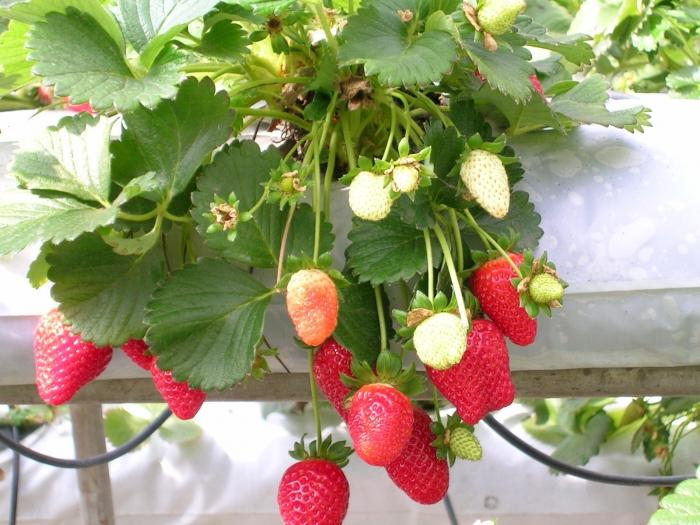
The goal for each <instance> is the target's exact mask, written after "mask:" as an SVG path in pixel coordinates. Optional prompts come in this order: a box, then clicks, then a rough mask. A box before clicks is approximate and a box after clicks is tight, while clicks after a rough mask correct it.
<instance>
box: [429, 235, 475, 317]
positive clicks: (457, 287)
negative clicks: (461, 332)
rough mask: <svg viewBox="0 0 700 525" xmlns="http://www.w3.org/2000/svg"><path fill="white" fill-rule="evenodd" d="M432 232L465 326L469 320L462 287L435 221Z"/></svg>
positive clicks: (448, 250)
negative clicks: (438, 245)
mask: <svg viewBox="0 0 700 525" xmlns="http://www.w3.org/2000/svg"><path fill="white" fill-rule="evenodd" d="M433 231H434V232H435V236H436V237H437V240H438V242H439V243H440V248H441V249H442V253H443V255H444V257H445V263H447V271H448V273H449V274H450V280H451V281H452V290H453V292H454V294H455V297H456V298H457V308H458V310H459V316H460V317H461V318H462V323H463V324H464V325H465V326H467V325H468V324H469V318H468V317H467V309H466V307H465V306H464V294H463V293H462V285H461V284H460V282H459V277H458V276H457V270H456V269H455V263H454V261H452V253H450V246H449V244H447V239H446V238H445V234H444V233H443V231H442V228H441V227H440V224H439V223H438V222H437V221H436V222H435V226H433Z"/></svg>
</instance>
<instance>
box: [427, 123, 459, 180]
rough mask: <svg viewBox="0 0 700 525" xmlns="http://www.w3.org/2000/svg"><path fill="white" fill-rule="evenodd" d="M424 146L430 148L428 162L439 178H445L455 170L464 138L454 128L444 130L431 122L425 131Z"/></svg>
mask: <svg viewBox="0 0 700 525" xmlns="http://www.w3.org/2000/svg"><path fill="white" fill-rule="evenodd" d="M424 144H425V145H426V146H430V148H431V149H430V161H431V162H432V163H433V171H434V172H435V174H436V175H438V176H439V177H446V176H447V175H448V174H449V173H450V172H452V171H453V170H455V168H456V167H457V164H458V163H459V160H460V158H461V156H462V153H464V137H462V136H461V135H460V134H459V133H457V130H456V129H455V128H453V127H448V128H445V127H444V126H443V125H442V124H441V123H440V122H437V121H433V122H431V123H430V125H429V126H428V129H426V131H425V139H424ZM455 173H456V172H455Z"/></svg>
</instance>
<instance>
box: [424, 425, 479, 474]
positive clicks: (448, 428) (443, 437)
mask: <svg viewBox="0 0 700 525" xmlns="http://www.w3.org/2000/svg"><path fill="white" fill-rule="evenodd" d="M458 428H461V429H464V430H466V431H468V432H469V433H471V434H473V433H474V427H473V426H471V425H468V424H466V423H464V422H463V421H462V420H461V419H460V417H459V415H458V414H457V413H456V412H454V413H452V414H451V415H449V416H448V417H447V420H446V421H445V422H444V423H442V422H440V421H434V422H433V423H432V424H431V425H430V430H431V431H432V432H433V434H434V435H435V439H434V440H433V441H432V443H431V445H432V446H433V447H435V449H436V450H435V454H436V455H437V457H438V458H440V459H446V460H447V461H448V463H449V465H450V467H451V466H453V465H454V464H455V461H456V460H457V455H456V454H455V451H454V450H453V449H452V447H450V436H451V434H452V433H453V432H454V431H455V430H456V429H458ZM474 440H475V441H476V442H477V443H478V440H477V439H476V437H475V436H474ZM479 459H480V458H479Z"/></svg>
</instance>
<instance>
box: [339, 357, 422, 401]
mask: <svg viewBox="0 0 700 525" xmlns="http://www.w3.org/2000/svg"><path fill="white" fill-rule="evenodd" d="M350 370H351V372H352V377H350V376H348V375H345V374H341V376H340V380H341V382H342V383H343V384H344V385H345V386H347V387H348V388H349V389H350V392H349V394H348V397H349V398H350V397H352V396H353V395H354V393H355V392H356V391H357V390H359V389H360V388H362V387H363V386H364V385H369V384H373V383H383V384H386V385H390V386H393V387H394V388H396V389H397V390H399V391H400V392H403V393H404V394H405V395H406V396H408V397H413V396H416V395H418V394H420V393H421V392H423V390H424V380H423V378H421V377H420V376H418V375H416V367H415V365H414V364H413V363H411V364H410V365H409V366H408V367H407V368H403V363H402V361H401V358H400V357H399V356H398V355H397V354H395V353H393V352H391V351H389V350H382V351H381V352H380V353H379V357H378V358H377V364H376V371H375V370H373V369H372V367H371V366H370V365H369V364H368V363H367V362H365V361H359V360H358V359H353V360H352V364H351V365H350Z"/></svg>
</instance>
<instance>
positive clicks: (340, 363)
mask: <svg viewBox="0 0 700 525" xmlns="http://www.w3.org/2000/svg"><path fill="white" fill-rule="evenodd" d="M351 364H352V354H351V353H350V351H349V350H348V349H347V348H345V347H343V346H341V345H339V344H338V343H337V342H336V341H335V340H334V339H333V338H330V339H327V340H326V342H325V343H323V344H322V345H321V346H320V347H319V348H318V350H316V353H315V354H314V363H313V372H314V377H315V378H316V383H317V384H318V387H319V388H320V389H321V392H323V394H324V395H325V396H326V398H327V399H328V401H330V403H331V405H333V407H334V408H335V410H336V412H338V414H340V417H342V418H343V420H346V419H347V418H348V409H347V408H346V407H345V398H346V397H347V395H348V393H349V392H350V389H349V388H348V387H347V386H345V385H344V384H343V383H342V381H341V380H340V374H345V375H347V376H352V372H351V369H350V365H351Z"/></svg>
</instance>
